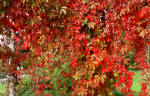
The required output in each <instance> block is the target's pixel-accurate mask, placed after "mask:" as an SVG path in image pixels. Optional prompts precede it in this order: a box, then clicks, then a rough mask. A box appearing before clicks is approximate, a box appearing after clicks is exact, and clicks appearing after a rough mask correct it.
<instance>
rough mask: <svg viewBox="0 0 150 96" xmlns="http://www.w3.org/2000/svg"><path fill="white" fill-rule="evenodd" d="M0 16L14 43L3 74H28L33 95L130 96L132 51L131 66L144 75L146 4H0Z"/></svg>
mask: <svg viewBox="0 0 150 96" xmlns="http://www.w3.org/2000/svg"><path fill="white" fill-rule="evenodd" d="M0 13H1V16H0V32H1V34H2V35H5V36H8V37H10V35H11V34H13V39H14V41H15V56H13V57H14V58H13V61H14V62H13V63H14V64H12V65H13V66H11V65H9V67H8V70H10V69H9V68H10V67H13V68H11V71H10V72H14V73H15V74H17V75H21V74H28V75H29V78H30V79H31V83H30V88H31V90H32V94H36V95H37V94H40V95H42V96H112V95H114V94H115V92H116V91H121V92H122V94H124V96H126V95H127V96H132V93H134V91H133V90H132V89H131V87H132V82H133V81H132V79H133V77H132V76H133V75H134V74H133V73H132V72H129V71H128V70H127V66H130V63H129V61H130V58H129V57H128V55H129V54H131V53H132V52H133V51H134V52H135V55H134V57H135V59H134V60H135V66H136V67H137V68H138V69H140V70H144V71H143V72H145V73H143V74H147V72H148V71H149V64H148V63H147V57H146V48H145V47H146V46H147V45H150V28H149V27H150V1H149V0H1V1H0ZM3 57H10V56H8V55H5V56H3ZM5 66H8V64H5ZM18 66H19V67H22V68H23V69H22V70H17V67H18ZM12 69H13V71H12ZM145 70H146V71H145ZM10 74H11V73H10ZM17 78H18V79H17V80H19V79H21V78H19V77H17ZM149 80H150V79H149V78H147V79H146V80H145V81H144V80H143V81H144V83H142V86H143V87H142V90H141V93H140V96H148V87H147V85H148V82H150V81H149Z"/></svg>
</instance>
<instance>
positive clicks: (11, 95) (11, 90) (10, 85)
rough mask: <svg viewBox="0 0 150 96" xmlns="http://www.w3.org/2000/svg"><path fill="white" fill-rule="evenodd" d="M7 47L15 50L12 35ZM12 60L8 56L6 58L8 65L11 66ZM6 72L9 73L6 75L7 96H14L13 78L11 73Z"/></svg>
mask: <svg viewBox="0 0 150 96" xmlns="http://www.w3.org/2000/svg"><path fill="white" fill-rule="evenodd" d="M9 48H10V49H11V51H12V52H15V46H14V40H13V35H12V36H11V38H10V44H9ZM12 61H13V58H12V57H10V58H9V60H8V63H9V66H12V65H11V64H12ZM10 72H11V70H10ZM8 74H9V75H8V85H7V86H8V95H7V96H15V85H14V82H15V78H14V76H13V74H12V73H8Z"/></svg>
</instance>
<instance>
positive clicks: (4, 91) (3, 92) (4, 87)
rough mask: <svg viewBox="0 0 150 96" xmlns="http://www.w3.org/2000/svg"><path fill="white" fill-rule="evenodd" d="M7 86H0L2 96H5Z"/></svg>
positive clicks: (0, 95)
mask: <svg viewBox="0 0 150 96" xmlns="http://www.w3.org/2000/svg"><path fill="white" fill-rule="evenodd" d="M5 93H6V84H0V96H5Z"/></svg>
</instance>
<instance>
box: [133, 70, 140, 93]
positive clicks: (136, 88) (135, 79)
mask: <svg viewBox="0 0 150 96" xmlns="http://www.w3.org/2000/svg"><path fill="white" fill-rule="evenodd" d="M132 72H134V73H135V75H134V77H133V85H132V89H133V91H135V92H136V93H135V94H134V95H135V96H138V94H139V92H140V90H141V85H140V83H139V82H140V81H141V76H140V71H138V70H134V71H132Z"/></svg>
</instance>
